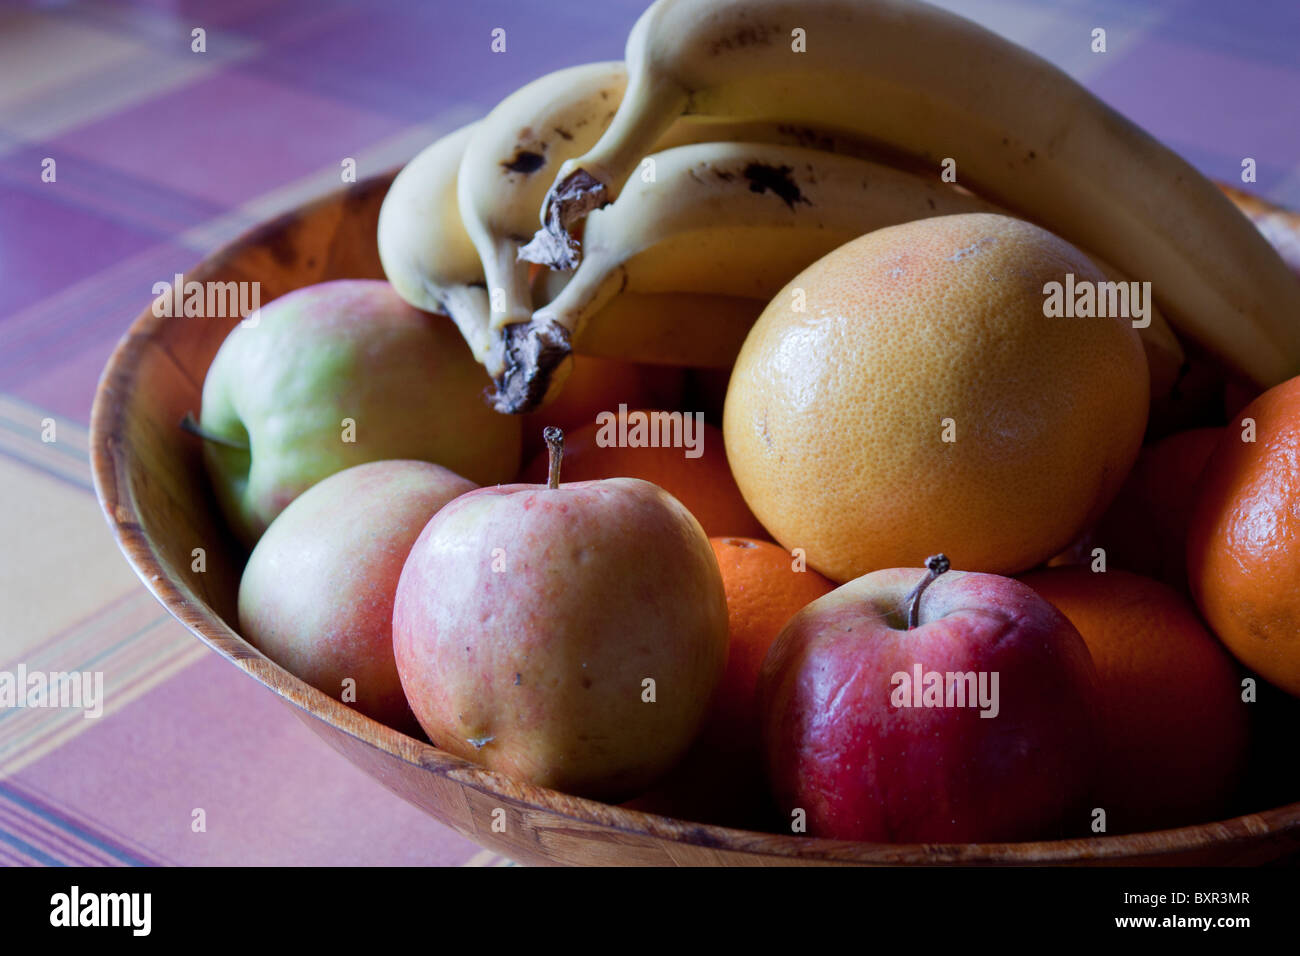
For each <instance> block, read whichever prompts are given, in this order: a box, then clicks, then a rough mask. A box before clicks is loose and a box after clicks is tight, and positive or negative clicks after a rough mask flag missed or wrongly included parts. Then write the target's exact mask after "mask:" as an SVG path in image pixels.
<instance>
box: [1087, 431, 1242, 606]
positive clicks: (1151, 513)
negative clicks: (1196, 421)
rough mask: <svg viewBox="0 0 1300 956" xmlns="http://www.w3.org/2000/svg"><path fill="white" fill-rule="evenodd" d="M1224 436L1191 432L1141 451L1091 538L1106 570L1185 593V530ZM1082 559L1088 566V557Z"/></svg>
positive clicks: (1215, 432) (1205, 432)
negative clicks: (1102, 553) (1128, 573)
mask: <svg viewBox="0 0 1300 956" xmlns="http://www.w3.org/2000/svg"><path fill="white" fill-rule="evenodd" d="M1222 434H1223V429H1222V428H1194V429H1192V430H1191V431H1185V432H1176V433H1175V434H1173V435H1169V436H1168V437H1166V438H1162V439H1161V440H1160V441H1158V442H1156V443H1155V444H1154V445H1149V446H1148V447H1146V448H1144V449H1142V453H1141V454H1140V455H1139V456H1138V460H1137V464H1136V465H1135V466H1134V467H1133V472H1132V473H1131V474H1130V475H1129V477H1128V481H1126V482H1125V483H1124V487H1123V488H1121V489H1120V492H1119V495H1117V496H1116V498H1115V502H1114V504H1112V505H1111V506H1110V509H1109V510H1108V511H1107V512H1106V514H1105V516H1104V517H1102V519H1101V521H1099V522H1098V523H1097V527H1096V529H1095V531H1094V533H1093V536H1092V545H1093V546H1094V547H1101V548H1103V549H1104V550H1105V552H1106V566H1107V568H1123V569H1124V570H1126V571H1133V572H1136V573H1137V574H1144V575H1146V576H1147V577H1152V578H1156V579H1157V580H1160V581H1163V582H1164V583H1165V584H1168V585H1169V586H1170V587H1174V588H1177V589H1178V590H1180V591H1185V590H1186V588H1187V555H1186V544H1187V526H1188V523H1189V522H1190V521H1191V519H1192V506H1193V505H1194V504H1195V502H1196V491H1197V488H1198V487H1199V484H1198V482H1199V481H1200V477H1201V473H1202V472H1203V471H1204V470H1205V463H1206V462H1207V461H1209V460H1210V453H1211V452H1212V451H1214V446H1215V445H1216V444H1218V441H1219V437H1220V436H1221V435H1222ZM1083 559H1084V561H1085V563H1086V562H1089V561H1090V560H1091V552H1090V551H1089V553H1088V554H1087V555H1084V556H1083Z"/></svg>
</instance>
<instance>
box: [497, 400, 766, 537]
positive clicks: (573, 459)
mask: <svg viewBox="0 0 1300 956" xmlns="http://www.w3.org/2000/svg"><path fill="white" fill-rule="evenodd" d="M611 411H614V412H615V414H617V410H611ZM638 411H640V412H641V413H643V414H646V415H655V414H666V413H660V412H654V411H646V410H633V411H629V412H628V414H627V417H626V421H627V423H628V424H629V426H631V425H634V424H635V422H636V421H637V419H636V418H635V417H634V416H635V415H636V414H637V413H638ZM681 415H685V416H692V417H691V418H690V419H689V420H690V423H691V424H690V428H691V435H692V436H698V437H699V446H698V447H699V450H700V452H701V454H700V455H699V457H688V454H687V453H688V451H691V450H690V449H687V448H683V447H671V446H669V447H659V448H653V447H639V448H633V447H626V446H619V445H617V444H612V445H608V446H602V445H601V443H600V441H601V435H602V426H603V423H602V422H592V423H591V424H589V425H584V426H582V427H581V428H578V429H576V430H575V431H572V432H566V433H565V436H564V463H563V467H562V469H561V472H560V480H561V481H562V482H568V481H592V480H594V479H597V478H641V479H644V480H645V481H652V482H654V483H655V484H656V485H658V486H659V487H661V488H663V489H664V490H665V491H667V492H668V493H669V494H670V495H672V496H673V497H674V498H676V499H677V500H678V501H680V502H681V503H682V504H684V505H685V506H686V508H687V510H689V511H690V512H691V514H693V515H695V518H696V520H697V521H699V523H700V525H701V526H702V527H703V528H704V533H705V534H707V535H709V536H710V537H712V536H714V535H722V534H734V535H740V536H741V537H758V538H765V537H767V533H766V532H765V531H764V530H763V526H762V525H760V524H759V523H758V519H756V518H755V517H754V515H753V512H751V511H750V510H749V507H748V506H747V505H746V504H745V499H744V498H742V497H741V496H740V489H739V488H737V487H736V482H735V479H734V478H732V477H731V469H730V468H728V467H727V455H726V451H725V450H724V448H723V444H722V433H721V432H720V431H718V429H716V428H714V427H713V426H712V425H709V424H707V423H705V422H702V421H698V420H697V419H695V418H694V417H693V413H690V412H684V413H681ZM543 417H544V416H543ZM685 420H686V419H683V424H684V423H685ZM697 426H698V427H697ZM617 431H618V429H617V426H615V427H614V428H612V429H610V430H609V431H608V432H607V433H606V434H607V437H613V438H617ZM656 431H658V429H656ZM627 434H628V435H629V436H630V435H631V431H630V430H629V431H628V433H627ZM646 434H647V436H648V434H649V432H648V431H647V433H646ZM676 434H677V433H676V432H674V436H675V435H676ZM681 434H682V435H685V431H684V430H683V431H682V432H681ZM692 453H693V452H692ZM546 474H547V453H546V452H545V451H542V452H540V453H539V454H538V455H536V456H535V457H534V458H533V460H532V461H531V462H529V464H528V467H526V468H525V469H524V470H523V472H522V473H521V475H520V480H521V481H527V482H544V481H546Z"/></svg>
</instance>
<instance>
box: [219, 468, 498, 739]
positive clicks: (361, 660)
mask: <svg viewBox="0 0 1300 956" xmlns="http://www.w3.org/2000/svg"><path fill="white" fill-rule="evenodd" d="M477 487H478V486H477V485H475V484H474V483H473V482H471V481H466V480H465V479H464V478H461V477H460V476H459V475H456V474H453V473H452V472H450V471H448V470H447V469H446V468H443V467H441V466H440V465H434V464H430V463H428V462H423V461H377V462H371V463H369V464H365V465H356V466H354V467H352V468H347V469H345V470H343V471H340V472H338V473H337V474H334V475H331V476H330V477H328V478H326V479H325V480H324V481H321V482H319V483H318V484H315V485H313V486H312V487H310V488H308V489H307V490H306V491H305V492H303V493H302V494H301V495H300V496H298V497H297V498H295V499H294V500H293V501H292V502H290V503H289V505H288V507H286V508H285V509H284V511H282V512H281V513H280V515H279V516H278V517H277V518H276V519H275V520H274V521H273V522H271V525H270V527H268V528H267V529H266V533H265V534H263V535H262V537H261V539H260V540H259V541H258V542H257V546H256V547H255V548H254V549H253V553H252V555H250V556H249V559H248V564H247V565H246V566H245V568H244V575H243V578H242V579H241V580H240V583H239V623H240V629H241V630H242V631H243V634H244V636H245V637H246V638H248V640H250V641H251V642H252V643H253V644H254V646H256V647H257V648H258V649H259V650H261V651H262V653H264V654H265V655H266V656H267V657H269V658H271V660H273V661H275V662H276V663H277V664H279V665H281V666H282V667H284V668H285V669H286V670H288V671H289V672H291V673H292V674H294V675H295V676H297V677H300V678H302V679H303V680H305V681H306V682H307V683H309V684H311V685H312V686H313V687H315V688H317V689H318V690H321V691H324V692H325V693H327V694H329V695H330V696H331V697H334V698H337V699H342V700H344V701H345V702H348V703H353V701H349V700H348V698H349V697H353V698H354V701H355V706H356V709H357V710H359V711H361V712H362V713H363V714H365V715H366V716H368V717H373V718H374V719H375V720H378V721H380V722H381V723H385V724H387V725H388V726H390V727H395V728H397V729H398V730H402V731H407V732H412V733H418V732H419V727H418V725H417V724H416V722H415V718H414V716H413V715H412V714H411V709H410V707H408V706H407V703H406V695H405V694H404V693H403V692H402V685H401V681H400V680H399V679H398V677H397V665H396V663H394V661H393V597H394V595H395V594H396V592H397V580H398V578H399V577H400V575H401V573H402V565H403V564H404V563H405V561H406V556H407V555H408V554H409V553H410V550H411V545H412V544H414V543H415V539H416V537H417V536H418V535H419V533H420V529H421V528H423V527H424V526H425V525H426V524H427V523H428V521H429V519H430V518H431V517H433V515H434V513H435V512H436V511H437V510H438V509H439V508H441V507H442V506H443V505H445V504H446V503H447V502H448V501H451V500H452V499H453V498H455V497H456V496H457V495H461V494H464V493H465V492H467V491H472V490H473V489H475V488H477ZM349 678H350V679H351V680H352V681H353V683H352V684H350V685H345V684H344V681H345V680H348V679H349Z"/></svg>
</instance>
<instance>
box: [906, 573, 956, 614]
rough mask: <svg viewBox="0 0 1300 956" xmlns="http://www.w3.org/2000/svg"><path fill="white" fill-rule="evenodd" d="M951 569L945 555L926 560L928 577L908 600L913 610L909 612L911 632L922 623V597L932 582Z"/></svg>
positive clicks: (924, 578)
mask: <svg viewBox="0 0 1300 956" xmlns="http://www.w3.org/2000/svg"><path fill="white" fill-rule="evenodd" d="M950 567H952V564H951V563H950V562H949V561H948V556H947V555H945V554H932V555H930V557H928V558H926V559H925V568H926V575H925V577H923V578H922V579H921V583H920V584H918V585H917V586H916V587H915V589H913V591H912V593H911V594H910V595H909V596H908V598H907V600H909V601H911V602H912V607H911V610H909V611H908V612H907V629H908V630H909V631H910V630H913V629H914V628H915V627H916V626H917V625H918V624H919V623H920V621H921V595H922V594H924V593H925V589H926V588H928V587H929V586H930V582H932V581H933V580H934V579H935V578H937V577H938V576H939V575H941V574H943V573H944V572H945V571H947V570H948V569H949V568H950Z"/></svg>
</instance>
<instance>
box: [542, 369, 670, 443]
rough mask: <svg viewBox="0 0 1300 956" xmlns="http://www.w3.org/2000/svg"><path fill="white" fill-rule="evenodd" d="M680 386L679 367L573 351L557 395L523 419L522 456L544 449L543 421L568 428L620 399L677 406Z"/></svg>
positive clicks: (593, 417) (652, 405)
mask: <svg viewBox="0 0 1300 956" xmlns="http://www.w3.org/2000/svg"><path fill="white" fill-rule="evenodd" d="M685 387H686V371H685V370H684V369H681V368H674V367H671V366H668V365H642V364H639V363H637V362H620V361H618V360H616V359H604V358H593V357H592V356H590V355H575V356H573V369H572V370H571V371H570V372H569V376H568V378H567V379H565V381H564V385H563V387H562V389H561V390H560V393H559V395H557V396H556V397H555V398H554V399H552V400H551V401H550V402H549V403H547V404H546V405H545V406H544V407H543V408H541V409H539V410H538V411H535V412H530V413H529V414H527V415H525V416H524V417H523V434H524V452H523V460H524V461H525V462H526V461H528V460H529V459H531V458H532V457H533V456H534V455H535V454H537V452H539V451H541V450H542V449H544V448H545V447H546V443H545V442H544V441H543V440H542V430H543V429H544V428H545V427H546V426H547V425H554V426H556V427H557V428H562V429H563V430H564V431H565V432H570V431H573V430H574V429H577V428H581V427H582V426H583V425H587V424H590V423H591V422H594V421H595V420H596V416H597V415H598V414H600V413H601V412H603V411H605V410H606V409H610V410H612V409H616V408H618V406H619V404H620V403H622V404H625V405H627V407H628V408H678V407H679V403H680V402H681V400H682V393H683V392H684V390H685Z"/></svg>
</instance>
